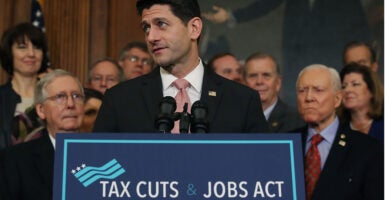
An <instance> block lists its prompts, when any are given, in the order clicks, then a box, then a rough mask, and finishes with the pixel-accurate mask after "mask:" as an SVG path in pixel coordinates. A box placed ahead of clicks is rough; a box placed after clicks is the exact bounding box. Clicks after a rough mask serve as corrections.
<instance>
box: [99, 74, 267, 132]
mask: <svg viewBox="0 0 385 200" xmlns="http://www.w3.org/2000/svg"><path fill="white" fill-rule="evenodd" d="M159 70H160V68H159V67H157V68H156V69H154V70H153V71H152V72H151V73H150V74H147V75H144V76H141V77H138V78H136V79H133V80H129V81H126V82H124V83H121V84H119V85H117V86H115V87H113V88H111V89H109V90H107V92H106V95H105V97H104V99H103V104H102V106H101V108H100V111H99V115H98V117H97V119H96V122H95V126H94V131H95V132H136V133H142V132H157V130H156V128H155V125H154V122H155V120H156V118H157V115H158V114H159V102H160V100H161V99H162V97H163V94H162V81H161V76H160V71H159ZM200 100H201V101H202V102H204V103H206V104H207V106H208V113H209V114H208V120H209V126H210V130H209V132H216V133H239V132H245V133H252V132H268V126H267V123H266V120H265V117H264V115H263V112H262V106H261V102H260V99H259V95H258V92H256V91H254V90H252V89H250V88H247V87H246V86H243V85H240V84H238V83H235V82H233V81H230V80H227V79H225V78H222V77H221V76H219V75H217V74H215V73H214V72H212V71H211V70H209V69H207V68H206V69H205V71H204V77H203V83H202V94H201V99H200Z"/></svg>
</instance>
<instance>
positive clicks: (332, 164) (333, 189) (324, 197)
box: [299, 124, 384, 200]
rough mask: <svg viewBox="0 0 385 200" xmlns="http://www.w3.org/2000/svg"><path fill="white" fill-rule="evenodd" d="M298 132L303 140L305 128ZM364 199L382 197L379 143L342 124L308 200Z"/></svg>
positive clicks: (382, 168) (381, 148) (381, 166)
mask: <svg viewBox="0 0 385 200" xmlns="http://www.w3.org/2000/svg"><path fill="white" fill-rule="evenodd" d="M299 132H301V133H302V136H303V138H302V140H303V141H306V137H307V127H305V128H303V129H301V130H299ZM303 144H304V148H305V142H303ZM304 152H305V151H304ZM364 199H365V200H383V199H384V150H383V146H382V145H381V144H380V142H379V141H377V140H376V139H374V138H371V137H369V136H368V135H365V134H363V133H360V132H357V131H352V130H351V129H350V128H349V126H348V125H346V124H345V125H340V126H339V128H338V131H337V135H336V138H335V140H334V143H333V145H332V147H331V149H330V152H329V155H328V157H327V160H326V162H325V165H324V167H323V169H322V172H321V175H320V177H319V179H318V181H317V184H316V186H315V189H314V192H313V197H312V200H364Z"/></svg>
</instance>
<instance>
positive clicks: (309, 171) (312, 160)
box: [305, 134, 323, 200]
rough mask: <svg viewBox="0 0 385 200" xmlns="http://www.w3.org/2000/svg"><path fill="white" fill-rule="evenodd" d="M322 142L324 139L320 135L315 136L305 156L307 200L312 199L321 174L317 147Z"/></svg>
mask: <svg viewBox="0 0 385 200" xmlns="http://www.w3.org/2000/svg"><path fill="white" fill-rule="evenodd" d="M322 140H323V138H322V136H321V135H320V134H315V135H314V136H313V137H312V138H311V145H310V148H309V150H308V151H307V153H306V156H305V184H306V200H310V199H311V197H312V195H313V190H314V187H315V185H316V183H317V180H318V177H319V175H320V173H321V156H320V153H319V151H318V148H317V145H318V144H319V143H320V142H321V141H322Z"/></svg>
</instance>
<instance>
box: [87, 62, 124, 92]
mask: <svg viewBox="0 0 385 200" xmlns="http://www.w3.org/2000/svg"><path fill="white" fill-rule="evenodd" d="M122 80H123V72H122V70H121V68H120V67H119V64H118V63H117V62H116V61H115V60H113V59H110V58H103V59H100V60H98V61H96V62H94V63H93V64H92V65H91V69H90V71H89V74H88V83H87V87H88V88H91V89H94V90H97V91H99V92H101V93H102V94H104V93H105V92H106V90H107V89H110V88H111V87H113V86H115V85H117V84H118V83H120V82H121V81H122Z"/></svg>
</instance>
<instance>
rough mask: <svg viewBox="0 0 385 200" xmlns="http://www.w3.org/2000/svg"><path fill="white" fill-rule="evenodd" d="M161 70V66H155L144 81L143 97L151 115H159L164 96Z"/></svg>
mask: <svg viewBox="0 0 385 200" xmlns="http://www.w3.org/2000/svg"><path fill="white" fill-rule="evenodd" d="M159 71H160V69H159V67H157V68H155V69H154V70H153V71H152V72H151V73H150V74H149V75H148V76H146V77H145V78H144V79H143V82H142V88H141V90H142V94H143V99H144V101H145V103H146V105H147V106H146V107H147V109H148V113H149V115H150V116H151V117H156V116H157V115H158V113H159V102H160V100H161V99H162V97H163V92H162V91H163V89H162V80H161V77H160V72H159ZM154 120H155V119H154Z"/></svg>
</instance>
